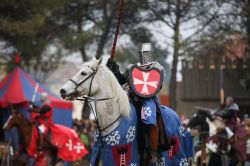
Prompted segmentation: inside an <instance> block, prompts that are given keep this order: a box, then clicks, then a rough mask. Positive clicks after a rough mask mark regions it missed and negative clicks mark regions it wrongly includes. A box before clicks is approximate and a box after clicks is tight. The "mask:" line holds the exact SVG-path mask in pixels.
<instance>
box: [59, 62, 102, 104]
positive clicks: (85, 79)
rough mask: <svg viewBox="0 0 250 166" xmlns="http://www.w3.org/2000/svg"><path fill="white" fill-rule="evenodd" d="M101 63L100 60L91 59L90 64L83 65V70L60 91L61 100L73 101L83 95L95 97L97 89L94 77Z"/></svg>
mask: <svg viewBox="0 0 250 166" xmlns="http://www.w3.org/2000/svg"><path fill="white" fill-rule="evenodd" d="M101 62H102V58H100V59H98V60H97V59H95V58H93V59H92V60H91V61H90V62H86V63H84V65H83V68H82V69H81V70H80V71H79V72H78V73H77V74H76V75H75V76H73V77H72V78H71V79H70V80H69V81H68V82H66V84H64V86H63V87H62V89H61V90H60V93H61V96H62V98H64V99H67V100H74V99H76V98H77V97H80V96H84V95H88V96H93V95H95V94H96V93H97V91H98V88H99V86H98V82H97V81H96V79H95V78H96V77H95V75H96V74H97V72H98V68H99V66H100V64H101Z"/></svg>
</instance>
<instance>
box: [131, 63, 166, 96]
mask: <svg viewBox="0 0 250 166" xmlns="http://www.w3.org/2000/svg"><path fill="white" fill-rule="evenodd" d="M162 75H163V74H162V72H161V71H160V70H159V69H157V68H155V67H153V68H149V69H142V68H140V67H138V66H137V65H134V66H132V67H131V68H130V73H129V81H130V86H131V88H132V90H133V91H134V92H135V94H136V95H138V96H140V97H144V98H149V97H152V96H155V95H156V94H157V93H158V92H159V90H160V88H161V85H162V80H163V78H162Z"/></svg>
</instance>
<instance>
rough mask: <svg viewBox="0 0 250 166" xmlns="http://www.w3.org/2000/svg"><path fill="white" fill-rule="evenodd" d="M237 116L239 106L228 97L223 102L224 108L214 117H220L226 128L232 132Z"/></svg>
mask: <svg viewBox="0 0 250 166" xmlns="http://www.w3.org/2000/svg"><path fill="white" fill-rule="evenodd" d="M238 114H239V106H238V105H237V104H236V103H235V102H234V99H233V97H231V96H228V97H227V98H226V100H225V108H224V109H223V110H221V111H219V112H217V113H216V114H215V115H216V116H219V117H221V118H222V119H223V120H224V121H225V123H226V126H228V127H229V128H230V129H231V130H233V131H234V130H235V127H236V126H237V125H238V119H239V117H238Z"/></svg>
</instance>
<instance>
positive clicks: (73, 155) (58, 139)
mask: <svg viewBox="0 0 250 166" xmlns="http://www.w3.org/2000/svg"><path fill="white" fill-rule="evenodd" d="M50 131H51V143H52V144H53V145H54V146H56V147H57V148H58V157H59V158H61V159H62V160H64V161H76V160H78V159H81V158H82V157H84V156H85V155H86V154H88V151H87V149H86V147H85V146H84V144H83V143H82V142H81V140H80V138H79V137H78V135H77V134H76V133H75V131H74V130H72V129H70V128H68V127H65V126H62V125H50Z"/></svg>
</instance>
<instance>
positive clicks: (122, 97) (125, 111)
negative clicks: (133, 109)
mask: <svg viewBox="0 0 250 166" xmlns="http://www.w3.org/2000/svg"><path fill="white" fill-rule="evenodd" d="M99 70H100V73H99V74H101V75H102V76H105V79H104V80H105V81H106V84H107V85H110V87H111V89H112V94H113V99H114V103H115V104H114V105H115V109H116V110H118V111H119V112H120V113H121V114H122V115H123V116H125V117H128V116H129V114H130V105H129V98H128V95H127V93H126V91H124V90H123V89H122V87H121V85H120V84H119V82H118V81H117V79H116V77H115V76H114V74H113V73H112V72H111V71H110V70H109V69H108V68H107V67H106V66H105V65H101V66H100V69H99ZM102 81H103V80H102ZM102 84H105V83H103V82H102Z"/></svg>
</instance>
